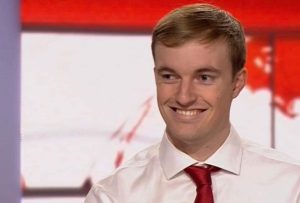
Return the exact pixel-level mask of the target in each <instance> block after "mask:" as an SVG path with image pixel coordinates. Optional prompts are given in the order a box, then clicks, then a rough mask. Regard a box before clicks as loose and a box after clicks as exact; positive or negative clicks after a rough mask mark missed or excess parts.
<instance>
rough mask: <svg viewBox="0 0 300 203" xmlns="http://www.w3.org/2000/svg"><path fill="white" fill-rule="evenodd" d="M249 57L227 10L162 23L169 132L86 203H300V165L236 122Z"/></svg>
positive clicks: (200, 11) (157, 38)
mask: <svg viewBox="0 0 300 203" xmlns="http://www.w3.org/2000/svg"><path fill="white" fill-rule="evenodd" d="M245 52H246V51H245V38H244V32H243V29H242V27H241V25H240V23H239V22H238V21H237V20H236V19H235V18H234V17H232V16H231V15H230V14H229V13H227V12H226V11H223V10H220V9H219V8H216V7H214V6H211V5H207V4H193V5H188V6H185V7H182V8H179V9H176V10H174V11H172V12H171V13H169V14H168V15H167V16H165V17H164V18H162V19H161V20H160V22H159V23H158V24H157V25H156V27H155V28H154V32H153V36H152V53H153V58H154V63H155V68H154V72H155V81H156V86H157V101H158V106H159V110H160V113H161V115H162V117H163V119H164V121H165V123H166V131H165V134H164V136H163V138H162V141H161V143H160V144H158V145H154V146H151V147H149V148H148V149H146V150H144V151H142V152H140V153H138V154H137V155H136V156H135V157H134V158H133V159H131V160H130V161H128V162H127V163H126V164H125V165H124V166H122V167H120V168H118V169H117V170H116V171H115V172H114V173H113V174H112V175H111V176H109V177H107V178H105V179H104V180H102V181H100V182H98V183H97V184H95V185H94V186H93V188H92V189H91V190H90V192H89V194H88V196H87V198H86V201H85V203H106V202H110V203H111V202H114V203H117V202H118V203H140V202H143V203H144V202H147V203H189V202H197V203H200V202H202V203H204V202H206V203H208V202H210V203H212V202H215V203H259V202H262V203H271V202H272V203H300V166H299V165H296V164H294V163H292V162H288V161H287V160H286V159H287V158H286V157H285V156H284V155H282V154H280V153H278V152H276V151H274V150H272V149H266V148H263V147H260V146H258V145H255V144H253V143H251V142H249V141H245V140H242V139H241V138H240V137H239V135H238V134H237V132H236V131H235V130H234V128H233V127H232V126H231V124H230V120H229V117H230V106H231V102H232V100H233V99H234V98H235V97H237V96H238V95H239V93H240V91H241V90H242V89H243V87H244V85H245V81H246V74H247V71H246V70H245V68H244V64H245V55H246V54H245ZM204 179H205V180H204ZM200 182H201V183H200Z"/></svg>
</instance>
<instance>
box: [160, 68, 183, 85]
mask: <svg viewBox="0 0 300 203" xmlns="http://www.w3.org/2000/svg"><path fill="white" fill-rule="evenodd" d="M157 78H158V80H159V81H160V82H163V83H175V82H177V81H178V79H179V76H178V75H177V74H176V73H175V72H173V71H166V70H161V71H158V72H157Z"/></svg>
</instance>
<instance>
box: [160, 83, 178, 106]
mask: <svg viewBox="0 0 300 203" xmlns="http://www.w3.org/2000/svg"><path fill="white" fill-rule="evenodd" d="M156 92H157V99H158V101H159V102H164V101H166V100H168V99H170V98H172V97H173V95H174V88H172V87H171V85H159V84H158V85H157V88H156Z"/></svg>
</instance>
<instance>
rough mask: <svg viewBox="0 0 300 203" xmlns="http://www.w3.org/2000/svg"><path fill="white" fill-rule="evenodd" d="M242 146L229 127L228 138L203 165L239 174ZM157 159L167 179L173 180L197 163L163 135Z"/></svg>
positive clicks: (234, 131)
mask: <svg viewBox="0 0 300 203" xmlns="http://www.w3.org/2000/svg"><path fill="white" fill-rule="evenodd" d="M242 151H243V150H242V144H241V140H240V137H239V136H238V134H237V132H236V130H235V129H234V128H233V127H231V129H230V133H229V136H228V137H227V139H226V140H225V142H224V143H223V145H222V146H221V147H220V148H219V149H218V150H217V151H216V152H215V153H214V154H213V155H211V156H210V157H209V158H208V159H207V160H206V161H205V162H204V163H205V164H209V165H213V166H217V167H219V168H222V169H223V170H226V171H229V172H231V173H234V174H239V172H240V167H241V162H242ZM159 159H160V162H161V166H162V169H163V172H164V175H165V176H166V178H167V179H171V178H173V177H174V176H175V175H177V174H178V173H179V172H181V171H182V170H184V169H185V168H186V167H188V166H190V165H193V164H197V163H199V162H198V161H197V160H195V159H193V158H192V157H190V156H189V155H187V154H185V153H184V152H182V151H180V150H178V149H177V148H176V147H175V146H174V145H173V144H172V143H171V142H170V140H169V139H168V136H167V134H166V133H165V134H164V136H163V138H162V141H161V144H160V149H159Z"/></svg>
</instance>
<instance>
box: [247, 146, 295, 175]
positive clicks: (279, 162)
mask: <svg viewBox="0 0 300 203" xmlns="http://www.w3.org/2000/svg"><path fill="white" fill-rule="evenodd" d="M242 145H243V154H244V158H245V159H244V162H247V164H246V165H250V164H253V166H255V167H256V168H258V169H259V170H262V171H264V170H263V169H264V168H265V169H266V170H268V169H269V172H270V173H279V172H280V173H283V172H285V173H286V174H287V175H294V176H296V177H299V179H300V162H299V160H296V159H294V158H292V157H290V156H289V155H287V154H285V153H283V152H281V151H278V150H276V149H273V148H270V147H265V146H262V145H259V144H257V143H254V142H251V141H248V140H242Z"/></svg>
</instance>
